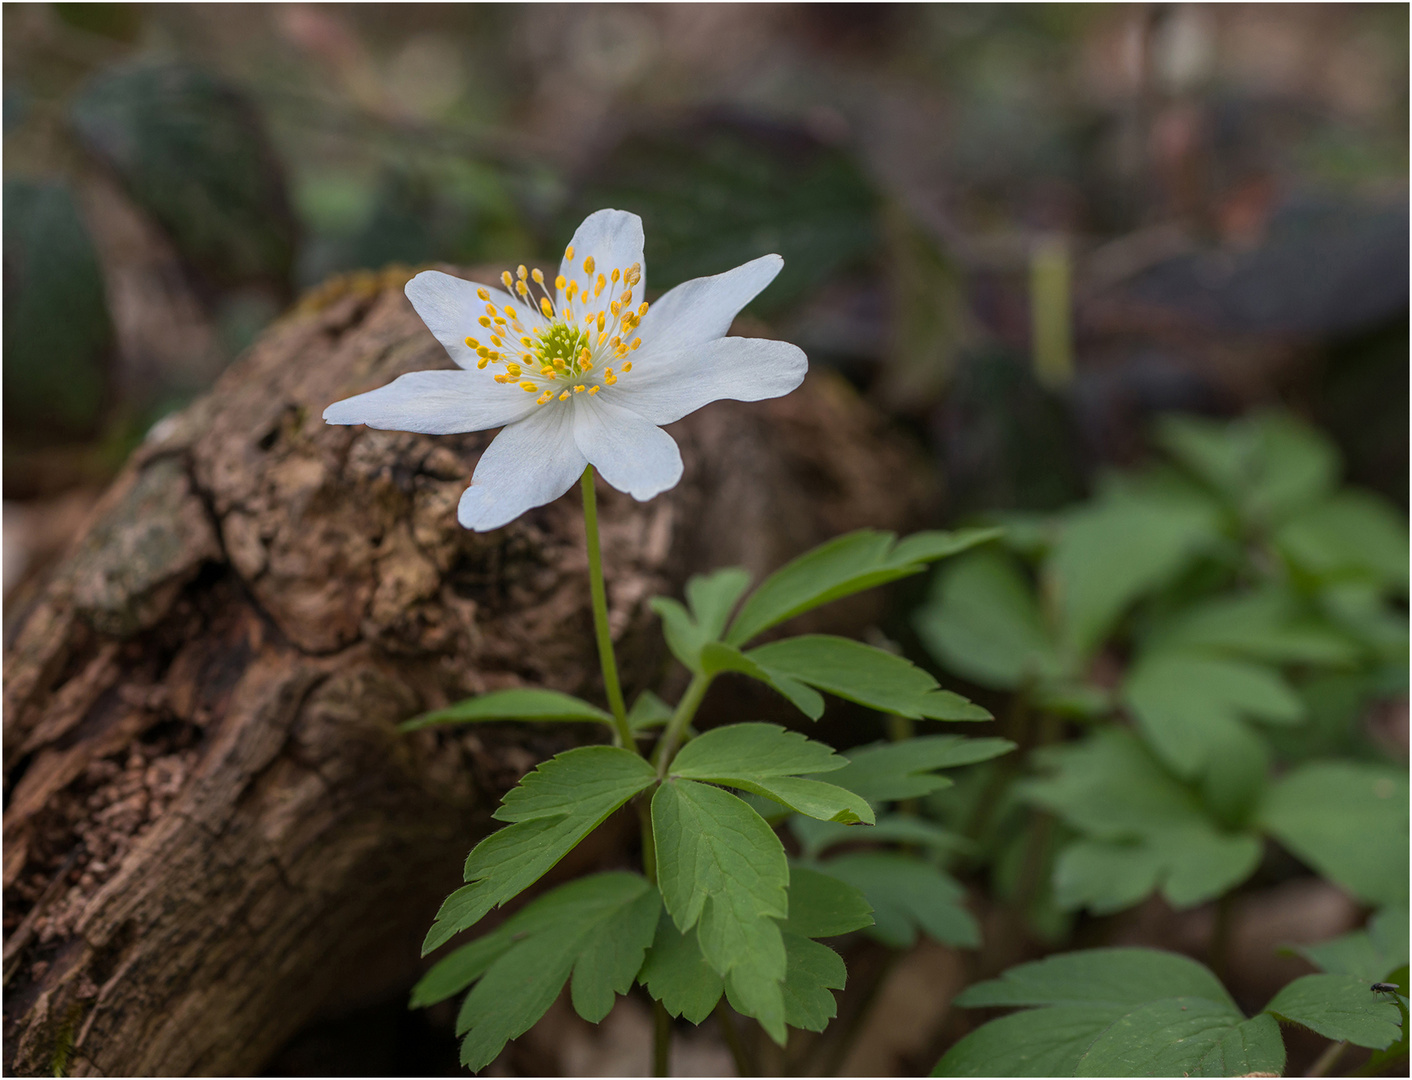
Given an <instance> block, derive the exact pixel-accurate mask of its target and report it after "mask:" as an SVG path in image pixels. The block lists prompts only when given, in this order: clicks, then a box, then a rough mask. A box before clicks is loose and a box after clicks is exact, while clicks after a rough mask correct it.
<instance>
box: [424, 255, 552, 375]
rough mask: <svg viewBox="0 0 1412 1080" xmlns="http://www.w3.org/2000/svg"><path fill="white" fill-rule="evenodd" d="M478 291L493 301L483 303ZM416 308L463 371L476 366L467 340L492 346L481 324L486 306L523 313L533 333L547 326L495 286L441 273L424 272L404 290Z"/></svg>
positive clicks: (537, 316) (525, 307) (472, 351)
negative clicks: (485, 293)
mask: <svg viewBox="0 0 1412 1080" xmlns="http://www.w3.org/2000/svg"><path fill="white" fill-rule="evenodd" d="M477 289H484V290H486V292H487V293H489V294H490V300H489V301H486V300H482V299H481V298H480V297H479V296H477V295H476V290H477ZM404 291H405V292H406V294H407V299H408V300H410V301H412V307H414V308H416V310H417V314H418V315H420V316H421V317H422V322H424V323H426V324H427V329H428V330H430V331H431V332H432V336H433V337H435V338H436V340H437V341H439V342H441V344H442V345H444V346H445V347H446V351H447V352H448V353H450V354H451V359H452V360H455V361H456V363H457V364H459V365H460V366H461V367H463V368H474V367H475V366H476V362H477V361H476V354H475V351H474V350H472V349H471V348H470V347H469V346H467V345H466V338H467V337H473V338H475V339H476V340H477V341H479V342H480V343H481V344H482V345H485V346H487V347H492V348H493V346H491V345H490V340H489V339H490V333H491V331H489V330H487V329H486V328H485V327H484V326H481V324H480V323H479V322H477V321H476V320H478V319H479V318H480V317H481V316H482V315H485V314H486V311H485V305H486V304H487V303H491V304H494V305H495V307H496V308H497V310H499V312H500V313H501V314H502V315H504V313H505V308H506V307H507V306H509V307H511V308H513V309H515V310H516V311H518V312H519V313H520V319H521V321H522V322H523V323H524V325H525V327H526V328H527V329H529V330H531V331H533V330H536V329H538V328H539V327H541V326H543V325H544V316H543V315H541V314H540V313H539V311H538V310H537V309H531V308H530V307H528V306H527V305H525V304H522V303H521V302H520V301H519V300H518V299H515V298H512V297H511V296H510V294H509V293H507V292H506V291H505V290H504V289H497V288H495V287H494V286H491V285H480V284H478V283H476V282H474V281H467V280H465V279H464V278H458V277H452V276H451V275H450V274H443V273H442V272H441V271H440V270H423V271H422V272H421V273H420V274H418V275H417V276H416V277H414V278H413V279H412V280H411V281H409V282H407V287H406V289H405V290H404Z"/></svg>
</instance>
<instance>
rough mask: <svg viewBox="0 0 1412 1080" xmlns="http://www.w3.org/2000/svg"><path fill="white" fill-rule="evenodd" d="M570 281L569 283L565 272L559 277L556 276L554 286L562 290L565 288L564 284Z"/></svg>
mask: <svg viewBox="0 0 1412 1080" xmlns="http://www.w3.org/2000/svg"><path fill="white" fill-rule="evenodd" d="M568 283H569V282H568V279H567V278H565V277H564V275H563V274H560V275H559V276H558V277H556V278H555V279H554V287H555V288H556V289H560V290H562V289H563V288H564V286H565V285H567V284H568Z"/></svg>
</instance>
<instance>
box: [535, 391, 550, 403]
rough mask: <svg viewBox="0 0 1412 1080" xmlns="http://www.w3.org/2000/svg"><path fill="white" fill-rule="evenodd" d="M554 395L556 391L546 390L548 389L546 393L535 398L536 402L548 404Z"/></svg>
mask: <svg viewBox="0 0 1412 1080" xmlns="http://www.w3.org/2000/svg"><path fill="white" fill-rule="evenodd" d="M553 397H554V391H553V390H546V391H544V393H543V394H541V395H540V396H539V397H537V398H535V402H536V404H539V405H548V404H549V402H550V401H551V400H552V399H553Z"/></svg>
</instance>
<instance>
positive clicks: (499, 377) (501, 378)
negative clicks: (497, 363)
mask: <svg viewBox="0 0 1412 1080" xmlns="http://www.w3.org/2000/svg"><path fill="white" fill-rule="evenodd" d="M495 381H496V382H498V383H507V382H510V381H512V380H510V379H507V378H506V377H505V376H504V375H497V376H495Z"/></svg>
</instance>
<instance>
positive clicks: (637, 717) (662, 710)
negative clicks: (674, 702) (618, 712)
mask: <svg viewBox="0 0 1412 1080" xmlns="http://www.w3.org/2000/svg"><path fill="white" fill-rule="evenodd" d="M671 718H672V710H671V708H670V707H669V706H668V705H667V703H666V702H665V701H663V700H662V699H661V698H659V697H658V696H657V695H656V694H654V693H653V692H652V691H651V690H644V691H643V692H642V693H640V694H638V695H637V700H636V701H634V702H633V703H632V708H631V709H629V710H628V728H629V729H630V730H631V731H632V733H633V734H634V735H637V734H640V733H641V732H644V731H651V730H652V729H653V728H657V727H661V726H662V725H663V724H665V723H666V722H667V721H668V720H670V719H671Z"/></svg>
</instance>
